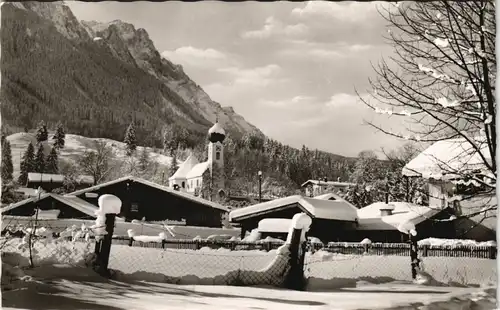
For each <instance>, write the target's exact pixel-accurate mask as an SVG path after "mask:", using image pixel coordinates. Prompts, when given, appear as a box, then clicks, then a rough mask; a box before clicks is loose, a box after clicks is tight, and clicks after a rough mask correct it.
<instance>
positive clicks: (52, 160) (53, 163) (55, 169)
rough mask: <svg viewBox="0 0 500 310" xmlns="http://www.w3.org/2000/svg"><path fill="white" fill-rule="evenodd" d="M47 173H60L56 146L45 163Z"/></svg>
mask: <svg viewBox="0 0 500 310" xmlns="http://www.w3.org/2000/svg"><path fill="white" fill-rule="evenodd" d="M45 172H46V173H53V174H57V173H59V165H58V158H57V151H56V148H55V146H54V147H53V148H52V149H51V150H50V154H49V156H47V160H46V162H45Z"/></svg>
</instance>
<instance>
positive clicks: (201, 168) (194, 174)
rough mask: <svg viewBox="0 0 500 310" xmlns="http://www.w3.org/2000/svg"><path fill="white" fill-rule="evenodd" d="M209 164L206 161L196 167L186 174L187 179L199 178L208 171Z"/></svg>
mask: <svg viewBox="0 0 500 310" xmlns="http://www.w3.org/2000/svg"><path fill="white" fill-rule="evenodd" d="M208 165H209V162H208V161H204V162H201V163H198V164H196V165H194V167H193V168H192V169H191V170H190V171H189V172H188V173H187V174H186V179H191V178H198V177H201V176H202V175H203V173H204V172H205V171H206V170H207V169H208Z"/></svg>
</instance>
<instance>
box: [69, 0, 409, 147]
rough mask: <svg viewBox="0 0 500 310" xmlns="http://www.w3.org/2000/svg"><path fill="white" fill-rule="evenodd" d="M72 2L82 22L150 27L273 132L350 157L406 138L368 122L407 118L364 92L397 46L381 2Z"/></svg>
mask: <svg viewBox="0 0 500 310" xmlns="http://www.w3.org/2000/svg"><path fill="white" fill-rule="evenodd" d="M66 3H67V5H69V6H70V7H71V9H72V10H73V12H74V14H75V15H76V16H77V18H79V19H83V20H97V21H101V22H108V21H112V20H115V19H121V20H123V21H126V22H130V23H132V24H134V25H135V26H136V28H144V29H146V30H147V32H148V33H149V35H150V37H151V39H152V40H153V41H154V43H155V46H156V48H157V49H158V51H159V52H160V53H162V55H164V57H166V58H168V59H170V60H171V61H173V62H175V63H179V64H181V65H183V67H184V70H185V71H186V73H187V74H188V75H189V76H190V77H191V78H192V79H193V80H194V81H195V82H196V83H198V84H199V85H201V86H202V87H203V89H204V90H205V91H206V92H207V93H208V94H209V95H210V97H211V98H212V99H213V100H215V101H217V102H220V104H221V105H223V106H232V107H234V109H235V111H236V112H237V113H239V114H241V115H243V116H244V117H245V118H246V119H247V120H248V121H250V122H251V123H253V124H254V125H256V126H257V127H259V128H260V129H261V130H262V131H263V132H264V133H265V134H267V135H268V136H270V137H272V138H275V139H278V140H280V141H282V142H284V143H287V144H290V145H292V146H295V147H300V146H301V145H302V144H305V145H307V146H308V147H310V148H318V149H322V150H325V151H331V152H334V153H337V154H342V155H347V156H354V155H356V154H357V153H358V152H360V151H362V150H366V149H373V150H379V149H380V148H381V147H384V148H394V147H396V146H398V145H400V144H401V141H399V140H396V139H394V138H391V137H388V136H386V135H384V134H382V133H376V132H375V131H374V130H373V128H371V127H369V126H368V125H365V124H364V120H371V121H375V122H377V123H385V124H388V125H389V128H397V126H398V123H400V120H394V119H387V116H380V115H374V113H373V112H372V111H370V110H369V109H368V108H367V107H366V106H365V105H363V104H362V103H361V102H359V100H358V98H357V96H356V94H355V92H354V90H355V88H356V89H358V91H360V92H361V93H365V92H368V91H370V89H369V85H368V78H370V77H372V78H373V77H374V76H375V75H374V72H373V69H372V66H371V62H373V63H377V61H378V60H380V59H381V57H387V56H390V55H391V52H392V49H391V47H390V46H388V45H386V44H385V43H384V39H383V37H382V36H383V35H384V34H385V33H386V32H387V29H386V28H385V21H384V20H383V18H381V17H380V15H379V13H378V12H377V6H380V5H381V3H374V2H371V3H361V2H339V3H335V2H321V1H314V2H296V3H292V2H271V3H259V2H240V3H226V2H196V3H188V2H177V1H174V2H163V3H149V2H132V3H118V2H101V3H84V2H73V1H67V2H66ZM398 121H399V122H398ZM399 126H400V125H399Z"/></svg>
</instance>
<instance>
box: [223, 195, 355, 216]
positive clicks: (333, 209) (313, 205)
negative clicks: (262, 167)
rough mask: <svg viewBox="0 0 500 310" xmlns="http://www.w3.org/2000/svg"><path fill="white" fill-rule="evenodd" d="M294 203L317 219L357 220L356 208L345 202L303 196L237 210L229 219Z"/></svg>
mask: <svg viewBox="0 0 500 310" xmlns="http://www.w3.org/2000/svg"><path fill="white" fill-rule="evenodd" d="M293 203H298V204H300V205H301V206H302V207H303V208H304V209H305V210H307V212H309V213H310V214H311V215H313V216H314V217H317V218H322V219H332V220H345V221H355V220H356V218H357V212H356V210H357V209H356V207H354V206H352V205H351V204H349V203H347V202H345V201H339V200H337V201H336V200H321V199H314V198H308V197H303V196H301V195H293V196H288V197H284V198H279V199H274V200H271V201H267V202H263V203H259V204H255V205H252V206H248V207H244V208H241V209H236V210H233V211H231V212H230V214H229V218H230V220H233V219H237V218H241V217H245V216H248V215H251V214H255V213H260V212H266V211H270V210H273V209H274V208H277V207H280V206H284V205H289V204H293ZM346 207H348V208H346Z"/></svg>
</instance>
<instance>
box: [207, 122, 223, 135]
mask: <svg viewBox="0 0 500 310" xmlns="http://www.w3.org/2000/svg"><path fill="white" fill-rule="evenodd" d="M208 133H209V134H211V133H218V134H221V135H226V131H225V130H224V128H222V126H221V125H220V124H219V122H216V123H215V124H214V125H213V126H212V127H210V129H209V130H208Z"/></svg>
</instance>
